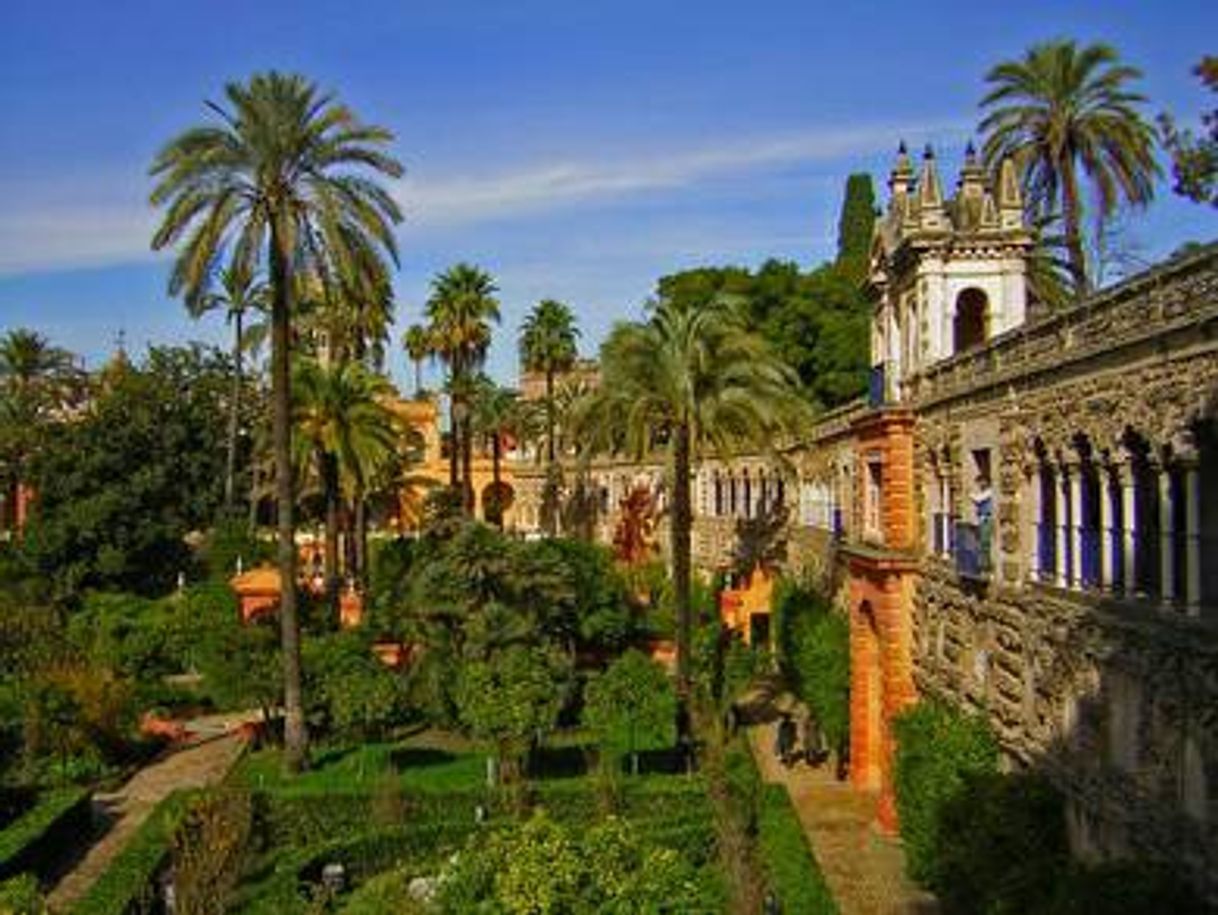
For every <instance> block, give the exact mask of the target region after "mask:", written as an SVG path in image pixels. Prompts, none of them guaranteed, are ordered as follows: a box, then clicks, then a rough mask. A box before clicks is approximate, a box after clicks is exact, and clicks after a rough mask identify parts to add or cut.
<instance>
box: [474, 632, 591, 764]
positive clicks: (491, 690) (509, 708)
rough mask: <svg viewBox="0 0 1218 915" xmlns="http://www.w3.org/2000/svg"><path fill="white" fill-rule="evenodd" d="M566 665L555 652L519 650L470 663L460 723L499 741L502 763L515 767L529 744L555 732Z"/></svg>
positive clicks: (512, 648) (566, 662)
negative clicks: (519, 756) (524, 748)
mask: <svg viewBox="0 0 1218 915" xmlns="http://www.w3.org/2000/svg"><path fill="white" fill-rule="evenodd" d="M567 664H568V661H567V659H566V658H564V657H562V656H560V655H559V654H557V653H556V652H552V651H547V650H546V649H544V648H526V647H524V646H521V645H513V646H511V647H509V648H506V649H504V650H503V651H500V652H496V653H495V654H494V655H493V656H492V657H491V658H490V659H489V660H486V661H467V662H466V663H465V665H464V667H463V668H462V671H461V676H460V681H459V685H458V691H457V704H458V707H459V708H460V709H461V720H462V722H464V723H465V725H466V726H467V727H469V729H470V730H471V731H472V732H473V733H474V735H475V736H477V737H482V738H486V739H490V740H493V741H495V745H496V749H497V752H498V757H499V762H500V763H504V762H508V763H511V762H513V761H514V760H515V758H516V757H517V756H518V755H519V753H520V752H521V751H522V749H523V746H522V745H523V743H524V742H525V741H527V740H530V739H532V738H533V737H535V736H537V735H540V734H544V733H546V732H547V731H550V730H552V729H553V727H554V724H555V722H556V720H557V718H558V711H559V706H560V703H561V700H562V692H563V690H562V684H563V683H564V682H565V680H566V679H567V674H568V672H569V669H568V667H567Z"/></svg>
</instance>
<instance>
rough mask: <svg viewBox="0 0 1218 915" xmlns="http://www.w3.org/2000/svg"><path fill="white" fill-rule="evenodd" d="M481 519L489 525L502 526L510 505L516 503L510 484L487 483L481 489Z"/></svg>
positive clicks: (514, 493)
mask: <svg viewBox="0 0 1218 915" xmlns="http://www.w3.org/2000/svg"><path fill="white" fill-rule="evenodd" d="M481 496H482V498H481V501H482V517H483V518H484V519H485V520H486V521H488V522H489V523H491V524H502V523H503V517H504V515H506V514H507V512H508V509H510V508H511V507H512V503H513V502H515V501H516V490H515V489H513V488H512V486H511V484H510V483H505V482H503V481H502V480H500V481H499V482H498V483H487V484H486V486H484V487H483V488H482V494H481Z"/></svg>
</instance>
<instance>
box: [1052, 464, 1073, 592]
mask: <svg viewBox="0 0 1218 915" xmlns="http://www.w3.org/2000/svg"><path fill="white" fill-rule="evenodd" d="M1069 474H1070V470H1069V468H1068V467H1066V466H1065V465H1062V466H1060V467H1059V468H1058V471H1057V479H1056V480H1055V481H1054V482H1055V484H1056V485H1055V486H1054V487H1053V495H1054V498H1055V500H1056V505H1055V506H1054V508H1055V509H1056V512H1055V515H1054V519H1053V520H1054V522H1055V523H1056V524H1057V537H1056V546H1057V562H1056V564H1055V565H1056V569H1055V570H1054V571H1055V572H1056V573H1057V575H1056V577H1057V583H1058V585H1060V586H1061V587H1063V588H1064V587H1066V586H1067V585H1068V584H1069V578H1070V570H1069V569H1067V568H1066V560H1067V558H1068V554H1067V553H1066V538H1067V537H1069V536H1070V523H1069V522H1070V519H1069V515H1068V512H1069V508H1068V503H1067V501H1066V493H1067V491H1068V490H1067V487H1068V486H1069V485H1070V476H1069Z"/></svg>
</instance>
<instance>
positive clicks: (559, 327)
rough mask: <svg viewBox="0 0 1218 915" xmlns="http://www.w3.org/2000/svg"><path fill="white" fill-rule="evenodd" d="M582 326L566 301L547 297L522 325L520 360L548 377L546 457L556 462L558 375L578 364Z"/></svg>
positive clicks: (535, 307)
mask: <svg viewBox="0 0 1218 915" xmlns="http://www.w3.org/2000/svg"><path fill="white" fill-rule="evenodd" d="M578 339H579V328H578V327H576V326H575V315H573V314H572V313H571V309H570V308H568V307H567V306H566V305H564V304H563V303H562V302H556V301H554V300H553V299H543V300H542V301H540V302H538V303H537V304H536V305H535V306H534V307H533V310H532V311H531V312H529V314H528V317H526V318H525V319H524V324H522V325H521V326H520V340H519V345H520V362H521V364H522V365H523V366H524V368H525V369H526V370H527V371H530V372H542V373H544V374H545V379H546V431H547V435H546V458H547V460H549V461H550V462H551V463H553V462H554V376H555V375H557V374H558V373H560V372H566V371H569V370H570V369H571V366H573V365H575V359H576V356H578V355H579V353H578V350H577V349H576V341H577V340H578Z"/></svg>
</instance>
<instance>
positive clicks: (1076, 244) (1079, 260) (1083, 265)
mask: <svg viewBox="0 0 1218 915" xmlns="http://www.w3.org/2000/svg"><path fill="white" fill-rule="evenodd" d="M1081 209H1082V207H1081V205H1080V203H1079V197H1078V176H1077V175H1076V174H1075V171H1074V161H1073V160H1072V159H1068V160H1067V161H1066V162H1065V167H1064V168H1062V218H1063V220H1064V221H1065V230H1066V251H1067V253H1068V254H1069V256H1070V277H1071V278H1072V279H1073V280H1074V293H1075V295H1077V296H1081V295H1084V294H1085V293H1086V292H1087V288H1088V282H1087V257H1086V255H1085V254H1084V253H1083V234H1082V225H1081V223H1082V214H1081V212H1080V211H1081Z"/></svg>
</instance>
